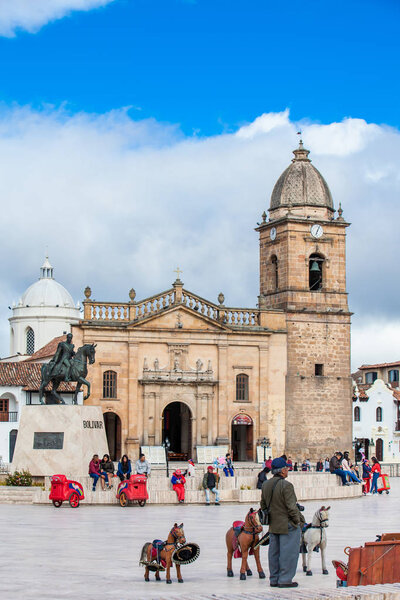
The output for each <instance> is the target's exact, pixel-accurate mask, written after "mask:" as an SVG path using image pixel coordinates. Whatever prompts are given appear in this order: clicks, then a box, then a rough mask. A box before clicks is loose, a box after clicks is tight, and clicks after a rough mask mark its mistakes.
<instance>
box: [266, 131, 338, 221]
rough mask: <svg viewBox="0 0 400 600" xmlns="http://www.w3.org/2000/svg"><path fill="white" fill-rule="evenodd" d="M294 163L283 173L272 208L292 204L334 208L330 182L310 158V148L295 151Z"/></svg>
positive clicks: (274, 190)
mask: <svg viewBox="0 0 400 600" xmlns="http://www.w3.org/2000/svg"><path fill="white" fill-rule="evenodd" d="M293 154H294V158H293V159H292V164H291V165H290V166H289V167H288V168H287V169H286V170H285V171H284V172H283V173H282V175H281V176H280V177H279V179H278V181H277V182H276V184H275V187H274V189H273V191H272V195H271V204H270V210H274V209H276V208H280V207H282V206H283V207H288V208H289V207H291V206H323V207H326V208H329V209H331V210H332V211H333V210H334V208H333V200H332V196H331V193H330V191H329V188H328V184H327V183H326V181H325V179H324V178H323V177H322V175H321V173H320V172H319V171H318V169H316V168H315V167H314V166H313V165H312V164H311V160H310V159H309V158H308V155H309V154H310V151H309V150H306V149H305V148H304V147H303V142H302V141H301V140H300V144H299V147H298V148H297V150H294V151H293Z"/></svg>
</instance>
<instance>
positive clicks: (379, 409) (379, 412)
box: [376, 406, 382, 423]
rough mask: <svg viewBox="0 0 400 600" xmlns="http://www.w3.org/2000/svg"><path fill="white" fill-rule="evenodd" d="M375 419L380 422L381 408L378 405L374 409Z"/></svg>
mask: <svg viewBox="0 0 400 600" xmlns="http://www.w3.org/2000/svg"><path fill="white" fill-rule="evenodd" d="M376 420H377V422H378V423H381V422H382V408H381V407H380V406H378V408H377V409H376Z"/></svg>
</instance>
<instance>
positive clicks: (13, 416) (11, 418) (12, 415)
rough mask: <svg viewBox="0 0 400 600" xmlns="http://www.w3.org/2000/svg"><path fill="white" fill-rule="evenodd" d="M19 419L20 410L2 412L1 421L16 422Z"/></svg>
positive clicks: (0, 413)
mask: <svg viewBox="0 0 400 600" xmlns="http://www.w3.org/2000/svg"><path fill="white" fill-rule="evenodd" d="M17 421H18V411H17V410H16V411H13V412H0V423H16V422H17Z"/></svg>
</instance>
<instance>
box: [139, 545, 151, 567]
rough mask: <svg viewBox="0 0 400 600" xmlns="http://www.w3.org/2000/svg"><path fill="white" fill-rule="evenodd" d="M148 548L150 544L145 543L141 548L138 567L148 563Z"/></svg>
mask: <svg viewBox="0 0 400 600" xmlns="http://www.w3.org/2000/svg"><path fill="white" fill-rule="evenodd" d="M149 546H151V542H146V543H145V544H144V546H143V548H142V552H141V554H140V560H139V565H143V563H145V562H147V561H148V557H147V555H148V550H149Z"/></svg>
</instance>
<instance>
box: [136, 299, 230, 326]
mask: <svg viewBox="0 0 400 600" xmlns="http://www.w3.org/2000/svg"><path fill="white" fill-rule="evenodd" d="M129 327H134V328H135V329H136V328H139V329H182V330H188V329H191V330H193V329H194V330H203V331H221V330H222V331H227V330H229V328H228V327H226V326H225V325H223V324H222V323H219V322H218V321H216V320H215V319H211V318H209V317H208V316H206V315H202V314H199V313H198V312H197V311H196V310H195V309H192V308H189V307H187V306H182V305H179V306H174V307H171V308H168V309H166V310H165V312H162V313H161V314H155V315H150V316H149V317H148V318H147V319H143V320H141V321H139V322H138V323H131V324H130V325H129Z"/></svg>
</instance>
